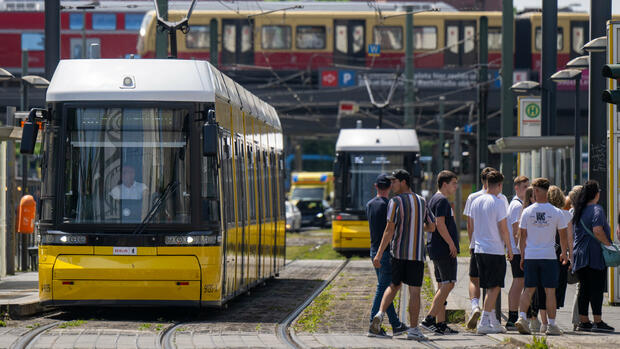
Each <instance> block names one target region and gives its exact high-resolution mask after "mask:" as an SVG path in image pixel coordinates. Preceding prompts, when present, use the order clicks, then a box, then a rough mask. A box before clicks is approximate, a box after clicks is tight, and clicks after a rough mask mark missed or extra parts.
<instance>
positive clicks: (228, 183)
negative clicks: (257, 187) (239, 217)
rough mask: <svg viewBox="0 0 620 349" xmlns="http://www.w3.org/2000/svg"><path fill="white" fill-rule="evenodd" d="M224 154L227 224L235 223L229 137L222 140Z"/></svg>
mask: <svg viewBox="0 0 620 349" xmlns="http://www.w3.org/2000/svg"><path fill="white" fill-rule="evenodd" d="M224 141H225V142H224V154H225V160H224V161H222V162H223V163H224V173H223V176H222V177H223V178H224V184H225V188H224V192H225V196H226V197H225V198H224V200H225V205H226V222H227V223H235V202H234V196H233V195H234V194H233V184H232V149H231V146H230V136H228V135H227V136H226V137H225V138H224Z"/></svg>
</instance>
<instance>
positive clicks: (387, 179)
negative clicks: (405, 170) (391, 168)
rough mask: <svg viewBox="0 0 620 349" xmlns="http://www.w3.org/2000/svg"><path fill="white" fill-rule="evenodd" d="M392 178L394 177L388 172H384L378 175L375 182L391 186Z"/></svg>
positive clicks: (381, 185) (378, 184)
mask: <svg viewBox="0 0 620 349" xmlns="http://www.w3.org/2000/svg"><path fill="white" fill-rule="evenodd" d="M392 179H394V177H392V176H390V175H389V174H387V173H382V174H380V175H378V176H377V180H375V184H376V185H377V186H379V187H384V188H386V187H389V186H390V185H391V184H392Z"/></svg>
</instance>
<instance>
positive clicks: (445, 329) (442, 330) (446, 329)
mask: <svg viewBox="0 0 620 349" xmlns="http://www.w3.org/2000/svg"><path fill="white" fill-rule="evenodd" d="M435 333H438V334H457V333H459V331H457V330H455V329H452V328H450V326H448V324H447V323H445V322H440V323H438V324H437V330H436V331H435Z"/></svg>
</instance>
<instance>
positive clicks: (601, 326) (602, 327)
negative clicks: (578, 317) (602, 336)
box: [592, 321, 615, 332]
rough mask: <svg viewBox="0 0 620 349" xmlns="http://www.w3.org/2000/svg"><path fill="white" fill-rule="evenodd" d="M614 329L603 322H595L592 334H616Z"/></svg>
mask: <svg viewBox="0 0 620 349" xmlns="http://www.w3.org/2000/svg"><path fill="white" fill-rule="evenodd" d="M614 330H615V329H614V328H613V327H611V326H609V325H608V324H606V323H604V322H603V321H601V322H595V323H594V324H592V332H614Z"/></svg>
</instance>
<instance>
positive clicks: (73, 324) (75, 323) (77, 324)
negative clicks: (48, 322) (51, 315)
mask: <svg viewBox="0 0 620 349" xmlns="http://www.w3.org/2000/svg"><path fill="white" fill-rule="evenodd" d="M85 323H86V321H84V320H71V321H67V322H63V323H62V324H60V325H58V328H67V327H80V326H82V325H84V324H85Z"/></svg>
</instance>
